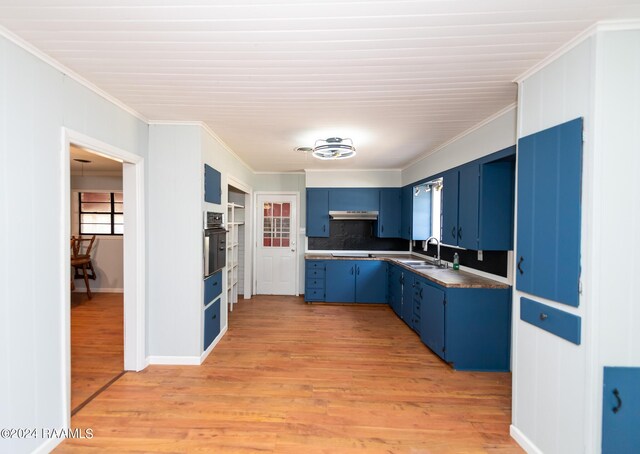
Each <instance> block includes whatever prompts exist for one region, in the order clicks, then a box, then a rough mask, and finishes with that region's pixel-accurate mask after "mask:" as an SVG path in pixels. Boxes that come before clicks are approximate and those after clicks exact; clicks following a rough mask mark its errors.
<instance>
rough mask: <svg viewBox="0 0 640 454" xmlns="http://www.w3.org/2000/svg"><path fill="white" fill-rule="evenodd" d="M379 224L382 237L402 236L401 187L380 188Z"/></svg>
mask: <svg viewBox="0 0 640 454" xmlns="http://www.w3.org/2000/svg"><path fill="white" fill-rule="evenodd" d="M377 224H378V228H377V230H378V236H379V237H380V238H400V229H401V227H402V199H401V189H400V188H384V189H380V212H379V214H378V223H377Z"/></svg>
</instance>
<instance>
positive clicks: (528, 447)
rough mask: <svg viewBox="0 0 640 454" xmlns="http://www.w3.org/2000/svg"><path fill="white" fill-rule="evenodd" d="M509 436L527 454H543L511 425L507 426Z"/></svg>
mask: <svg viewBox="0 0 640 454" xmlns="http://www.w3.org/2000/svg"><path fill="white" fill-rule="evenodd" d="M509 434H510V435H511V438H513V439H514V440H515V441H516V442H517V443H518V444H519V445H520V447H521V448H522V449H524V450H525V451H526V452H527V453H528V454H543V453H542V451H541V450H540V449H539V448H538V447H537V446H536V445H534V444H533V442H532V441H531V440H529V438H528V437H527V436H526V435H525V434H523V433H522V432H521V431H520V429H518V428H517V427H516V426H514V425H513V424H511V426H509Z"/></svg>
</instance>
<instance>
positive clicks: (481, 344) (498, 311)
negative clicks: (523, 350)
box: [444, 288, 511, 371]
mask: <svg viewBox="0 0 640 454" xmlns="http://www.w3.org/2000/svg"><path fill="white" fill-rule="evenodd" d="M444 320H445V324H444V335H445V341H444V348H445V356H444V359H445V360H446V361H447V362H448V363H451V365H452V366H453V368H454V369H457V370H486V371H509V369H510V355H511V289H509V288H507V289H488V288H481V289H461V288H448V289H446V290H445V304H444Z"/></svg>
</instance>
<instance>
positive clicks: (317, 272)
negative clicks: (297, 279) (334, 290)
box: [306, 268, 325, 279]
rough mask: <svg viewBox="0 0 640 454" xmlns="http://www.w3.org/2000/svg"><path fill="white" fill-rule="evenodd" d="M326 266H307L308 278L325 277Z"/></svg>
mask: <svg viewBox="0 0 640 454" xmlns="http://www.w3.org/2000/svg"><path fill="white" fill-rule="evenodd" d="M324 274H325V271H324V268H307V276H306V277H307V279H324Z"/></svg>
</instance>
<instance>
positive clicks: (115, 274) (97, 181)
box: [71, 174, 124, 293]
mask: <svg viewBox="0 0 640 454" xmlns="http://www.w3.org/2000/svg"><path fill="white" fill-rule="evenodd" d="M80 191H109V192H111V191H122V174H119V175H85V176H80V175H72V176H71V234H72V235H75V236H78V235H79V231H80V226H79V219H78V210H79V207H78V192H80ZM122 239H123V238H122V236H108V235H98V236H97V237H96V241H95V243H94V245H93V249H92V253H91V258H92V262H93V269H94V270H95V272H96V280H95V281H93V280H92V281H89V287H90V288H91V290H92V291H95V292H122V291H123V289H124V271H123V263H124V262H123V255H122V254H123V250H122V246H123V245H122V243H123V241H122ZM75 284H76V290H75V291H76V292H77V293H84V292H85V291H86V290H85V285H84V280H82V279H77V280H76V281H75Z"/></svg>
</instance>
